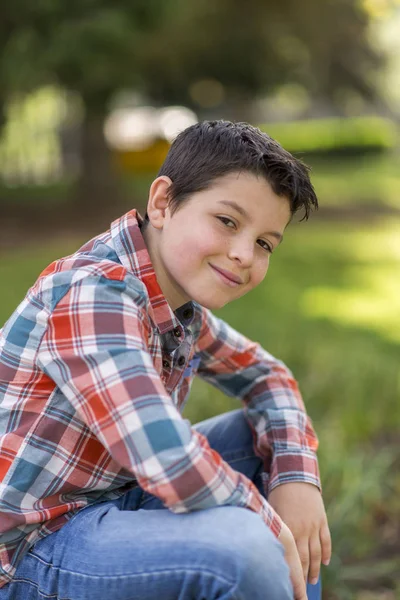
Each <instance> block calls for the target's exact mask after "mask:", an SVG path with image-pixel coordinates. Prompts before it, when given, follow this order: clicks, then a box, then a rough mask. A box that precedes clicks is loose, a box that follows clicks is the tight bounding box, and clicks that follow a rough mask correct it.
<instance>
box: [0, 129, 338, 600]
mask: <svg viewBox="0 0 400 600" xmlns="http://www.w3.org/2000/svg"><path fill="white" fill-rule="evenodd" d="M316 206H317V199H316V196H315V193H314V190H313V188H312V185H311V183H310V181H309V177H308V171H307V168H306V167H305V166H304V165H303V164H302V163H300V162H299V161H297V160H296V159H294V158H293V157H292V156H291V155H290V154H289V153H287V152H286V151H284V150H283V149H282V148H281V147H280V146H279V144H277V143H276V142H275V141H273V140H272V139H271V138H269V137H268V136H267V135H266V134H263V133H261V132H260V131H259V130H258V129H255V128H253V127H251V126H250V125H247V124H244V123H236V124H233V123H230V122H226V121H216V122H203V123H199V124H197V125H195V126H192V127H190V128H188V129H186V130H185V131H184V132H182V133H181V134H180V135H179V136H178V137H177V139H176V140H175V142H174V143H173V144H172V147H171V149H170V151H169V153H168V156H167V158H166V160H165V163H164V165H163V166H162V168H161V171H160V173H159V175H158V177H157V178H156V179H155V181H154V182H153V183H152V185H151V188H150V193H149V200H148V206H147V214H146V217H145V220H142V219H141V217H140V216H139V214H138V213H137V212H136V211H135V210H132V211H130V212H129V213H128V214H126V215H124V216H123V217H121V218H120V219H118V220H116V221H115V222H114V223H113V224H112V225H111V229H110V230H109V231H107V232H106V233H104V234H102V235H100V236H98V237H97V238H94V239H93V240H91V241H90V242H88V243H87V244H86V245H85V246H83V247H82V248H81V249H80V250H78V251H77V252H76V253H75V254H74V255H72V256H69V257H66V258H64V259H61V260H58V261H56V262H54V263H53V264H51V265H50V266H49V267H48V268H47V269H46V270H45V271H44V272H43V273H42V274H41V276H40V277H39V279H38V280H37V282H36V283H35V285H34V286H33V287H32V288H31V289H30V290H29V291H28V293H27V296H26V298H25V300H24V301H23V302H22V303H21V305H20V306H19V307H18V308H17V309H16V311H15V312H14V314H13V315H12V316H11V318H10V319H9V320H8V322H7V323H6V324H5V326H4V328H3V330H2V331H1V332H0V335H1V337H0V393H1V420H0V444H1V445H0V474H1V481H2V484H1V488H0V489H1V492H0V502H1V505H0V506H1V513H0V523H1V526H0V531H1V534H0V544H1V545H0V561H1V570H0V581H1V585H2V587H1V589H0V600H1V599H6V598H7V599H11V598H13V599H21V600H22V599H23V600H29V599H31V598H39V597H40V598H42V597H43V598H44V597H46V598H47V597H50V598H60V599H61V598H62V599H69V600H84V599H88V598H96V599H98V600H103V599H104V600H106V599H107V600H108V599H111V598H112V599H113V600H127V599H128V598H129V599H130V600H134V599H140V600H158V599H162V600H175V599H177V598H179V599H187V598H199V599H200V598H207V599H213V598H225V599H228V598H229V599H233V598H246V599H247V598H248V599H249V600H258V599H259V598H260V599H261V598H263V599H264V598H269V599H273V600H275V599H288V598H293V593H294V597H295V598H296V599H297V600H305V578H307V577H308V579H309V580H310V581H315V580H316V579H317V578H318V574H319V568H320V563H321V561H322V562H324V563H326V564H327V563H328V562H329V558H330V537H329V529H328V526H327V522H326V516H325V511H324V507H323V502H322V499H321V494H320V491H319V486H320V483H319V477H318V466H317V459H316V454H315V451H316V448H317V440H316V437H315V434H314V431H313V429H312V426H311V423H310V421H309V419H308V418H307V416H306V414H305V411H304V406H303V403H302V400H301V397H300V395H299V392H298V389H297V386H296V383H295V381H294V380H293V378H292V376H291V374H290V372H289V371H288V370H287V369H286V367H285V366H284V365H283V364H282V363H280V362H279V361H277V360H276V359H275V358H273V357H272V356H271V355H270V354H268V353H267V352H266V351H264V350H263V349H262V348H261V347H260V346H259V345H258V344H256V343H252V342H250V341H249V340H248V339H246V338H245V337H244V336H242V335H240V334H239V333H237V332H236V331H234V330H233V329H232V328H230V327H229V326H228V325H227V324H226V323H224V322H223V321H221V320H220V319H217V318H216V317H215V316H213V315H212V313H211V312H210V309H218V308H220V307H222V306H224V305H225V304H226V303H227V302H230V301H232V300H234V299H236V298H239V297H240V296H242V295H243V294H245V293H247V292H248V291H250V290H251V289H253V288H254V287H255V286H257V285H258V284H260V283H261V281H262V280H263V278H264V277H265V275H266V272H267V269H268V263H269V259H270V256H271V254H272V253H273V252H274V250H275V249H276V248H277V247H278V245H279V243H280V242H281V240H282V236H283V233H284V230H285V228H286V226H287V224H288V223H289V221H290V219H291V217H292V215H293V214H294V213H295V212H296V211H297V210H299V209H303V210H304V211H305V216H306V217H307V216H308V214H309V211H310V209H311V208H312V207H316ZM196 373H197V374H198V375H200V376H201V377H203V378H204V379H206V380H207V381H209V382H210V383H212V384H214V385H216V386H217V387H219V388H220V389H222V390H223V391H224V392H226V393H228V394H230V395H234V396H237V397H238V398H240V399H241V400H242V401H243V405H244V411H235V412H233V413H230V414H228V415H222V416H219V417H217V418H215V419H210V420H209V421H206V422H204V423H202V424H200V425H198V426H197V427H191V425H190V423H188V421H186V420H184V419H183V418H182V416H181V409H182V407H183V404H184V401H185V398H186V396H187V394H188V391H189V388H190V382H191V380H192V378H193V376H194V375H195V374H196ZM265 495H267V496H268V501H267V500H266V498H265ZM260 517H261V518H260ZM277 539H279V541H280V542H281V543H279V542H278V541H277ZM283 555H285V559H284V557H283ZM289 573H290V577H291V583H290V579H289ZM292 586H293V587H292ZM293 590H294V592H293Z"/></svg>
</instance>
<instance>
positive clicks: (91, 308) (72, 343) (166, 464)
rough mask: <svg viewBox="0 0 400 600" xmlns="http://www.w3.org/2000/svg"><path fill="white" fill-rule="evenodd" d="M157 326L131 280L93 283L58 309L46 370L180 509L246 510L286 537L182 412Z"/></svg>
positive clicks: (138, 473) (45, 350) (123, 461)
mask: <svg viewBox="0 0 400 600" xmlns="http://www.w3.org/2000/svg"><path fill="white" fill-rule="evenodd" d="M148 328H149V319H148V316H147V312H146V298H145V297H144V295H143V293H142V294H141V297H139V295H138V292H137V290H136V292H135V290H134V289H131V288H130V285H129V282H128V283H127V282H126V281H122V280H121V281H116V280H110V279H107V278H105V277H102V278H94V277H87V278H84V279H82V280H80V281H78V282H76V283H74V284H73V285H72V286H71V287H70V289H69V290H68V292H67V293H66V294H65V295H64V296H63V298H62V299H61V300H59V301H58V303H57V304H56V306H55V307H54V308H53V310H52V311H51V314H50V315H49V318H48V326H47V330H46V333H45V335H44V338H43V340H42V343H41V346H40V350H39V357H38V362H39V366H40V368H41V369H42V370H43V371H44V372H45V373H46V374H47V375H48V376H49V377H50V378H51V379H52V380H53V381H54V382H55V383H56V385H57V386H58V388H59V389H60V390H61V391H62V393H63V394H64V395H65V396H66V397H67V398H68V400H69V401H70V402H71V404H72V405H73V407H74V408H75V410H76V411H77V413H78V415H79V416H80V418H81V419H82V420H83V421H84V423H85V424H86V425H87V426H88V428H89V429H90V430H91V432H92V433H93V434H94V435H95V436H96V437H97V438H98V439H99V441H100V442H101V444H102V445H103V446H104V448H106V450H107V451H108V452H109V454H110V455H111V457H112V458H113V459H114V460H115V461H116V462H117V463H118V464H119V465H121V468H125V469H127V470H128V471H129V472H130V473H132V475H133V476H134V477H135V478H136V479H137V481H138V483H139V485H140V486H141V487H142V488H143V489H144V490H146V491H147V492H149V493H151V494H154V495H155V496H157V497H159V498H160V499H161V500H162V501H163V503H164V504H165V506H166V507H168V508H169V509H170V510H171V511H173V512H176V513H184V512H189V511H194V510H201V509H206V508H211V507H216V506H224V505H231V506H239V507H244V508H248V509H250V510H252V511H254V512H256V513H258V514H260V516H261V517H262V519H263V520H264V522H265V523H266V524H267V526H268V527H269V528H270V529H271V530H272V531H273V533H274V534H275V535H276V536H278V535H279V532H280V529H281V520H280V518H279V516H278V515H277V514H276V513H275V511H274V510H273V509H272V507H271V506H270V505H269V504H268V502H267V501H266V500H265V499H264V498H263V497H262V496H261V494H260V493H259V491H258V490H257V488H256V487H255V486H254V485H253V483H252V482H251V481H250V480H249V479H248V478H246V477H245V476H244V475H242V474H241V473H238V472H236V471H235V470H233V469H232V468H231V467H230V466H229V465H228V464H227V463H226V462H225V461H223V460H222V458H221V456H220V455H219V454H218V453H217V452H215V451H214V450H212V449H211V448H210V446H209V444H208V441H207V439H206V438H205V437H204V436H202V435H201V434H200V433H198V432H196V431H195V430H194V429H192V428H191V426H190V423H189V422H188V421H187V420H185V419H183V418H182V416H181V414H180V413H179V411H178V410H177V408H176V407H175V406H174V404H173V401H172V399H171V397H170V395H169V394H168V393H167V392H166V390H165V387H164V385H163V383H162V380H161V378H160V376H159V374H158V371H157V370H156V368H155V367H154V363H153V359H152V357H151V355H150V353H149V350H148V347H147V343H148V338H149V329H148Z"/></svg>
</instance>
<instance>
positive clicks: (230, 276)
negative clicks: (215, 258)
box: [210, 263, 243, 285]
mask: <svg viewBox="0 0 400 600" xmlns="http://www.w3.org/2000/svg"><path fill="white" fill-rule="evenodd" d="M210 266H211V267H212V268H213V269H214V271H217V273H219V275H222V277H223V278H224V279H227V280H228V281H230V282H231V283H235V284H236V285H239V284H241V283H243V281H242V280H241V279H240V277H238V276H237V275H234V274H233V273H231V272H230V271H225V269H220V268H218V267H215V266H214V265H212V264H211V263H210Z"/></svg>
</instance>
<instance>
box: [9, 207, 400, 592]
mask: <svg viewBox="0 0 400 600" xmlns="http://www.w3.org/2000/svg"><path fill="white" fill-rule="evenodd" d="M399 234H400V220H398V219H392V220H386V221H380V222H379V223H378V222H377V223H374V224H369V225H367V224H363V225H357V224H356V223H351V224H350V223H345V222H344V223H329V222H326V221H322V220H321V219H318V218H313V219H312V220H311V221H310V222H309V223H300V224H293V225H291V226H290V227H289V229H288V231H287V234H286V237H285V240H284V242H283V244H282V246H281V247H280V248H279V249H278V250H277V252H276V253H275V254H274V256H273V257H272V261H271V267H270V272H269V274H268V276H267V279H266V281H265V282H264V283H263V284H262V285H261V286H260V287H259V288H258V289H257V290H254V291H253V292H252V293H251V294H249V295H248V296H247V297H245V298H243V299H241V300H239V301H237V302H236V303H233V304H231V305H229V306H227V307H225V308H224V309H223V310H221V311H220V313H219V314H220V315H221V316H222V317H224V318H225V319H226V320H228V321H229V322H230V323H231V324H232V325H233V326H236V327H237V328H238V329H240V330H241V331H242V332H244V333H245V334H247V335H248V336H250V337H252V338H254V339H256V340H258V341H260V342H261V343H262V344H263V345H264V346H265V347H266V348H267V349H268V350H269V351H270V352H271V353H272V354H275V355H276V356H278V357H280V358H281V359H283V360H284V361H285V362H286V363H287V364H288V365H289V366H290V367H291V369H292V370H293V371H294V374H295V376H296V378H297V379H298V380H299V382H300V386H301V389H302V391H303V395H304V398H305V401H306V404H307V407H308V411H309V413H310V415H311V416H312V418H313V421H314V424H315V426H316V429H317V431H318V433H319V437H320V441H321V449H320V464H321V470H322V476H323V486H324V495H325V501H326V504H327V506H328V511H329V515H330V521H331V528H332V534H333V539H334V550H335V555H334V558H333V562H332V566H331V567H330V568H329V569H328V570H327V571H326V574H325V577H324V581H325V590H326V592H327V593H328V592H329V594H330V595H329V598H340V599H345V598H354V597H355V596H354V592H353V591H351V589H352V587H351V586H353V588H357V587H365V588H369V587H372V588H373V586H375V585H377V586H378V587H379V585H381V586H383V587H385V586H387V587H388V586H392V587H393V586H394V585H395V583H396V582H397V585H399V586H400V580H399V577H398V575H396V574H398V573H400V564H399V562H400V559H399V555H400V551H399V547H397V554H396V550H395V548H396V544H397V543H398V539H399V537H398V536H399V532H400V526H399V524H400V508H399V501H398V497H399V493H400V478H399V476H398V471H399V469H398V463H397V467H396V463H395V462H394V461H395V459H396V458H397V460H399V451H398V444H396V443H395V440H398V435H399V429H400V370H399V359H400V323H399V321H400V319H399V317H400V277H399V275H400V235H399ZM80 241H83V240H80ZM78 244H79V241H78V240H71V239H61V240H59V241H58V242H57V243H55V242H54V243H51V244H49V245H47V246H43V247H41V248H31V249H29V251H28V250H21V251H18V252H13V253H9V254H3V255H2V260H1V262H0V280H1V282H2V300H1V305H0V321H1V322H3V321H4V320H5V319H6V318H7V316H8V315H9V314H10V312H11V311H12V309H13V308H14V307H15V306H16V305H17V303H18V302H19V301H20V300H21V299H22V297H23V295H24V292H25V290H26V288H27V287H28V286H29V285H30V284H32V283H33V281H34V279H35V276H36V275H37V274H38V273H39V271H40V270H41V269H42V268H43V267H44V266H45V265H46V264H47V263H48V262H50V261H51V260H53V259H54V258H56V257H58V256H61V255H64V254H67V253H70V252H71V251H73V250H74V249H75V248H76V247H77V246H78ZM236 406H237V401H236V400H233V399H227V398H225V397H224V396H223V395H222V394H220V393H218V392H216V391H215V390H213V389H212V388H210V387H209V386H207V385H206V384H203V383H202V382H196V383H195V385H194V388H193V391H192V397H191V400H190V401H189V403H188V406H187V408H186V410H185V415H186V416H187V417H188V418H190V419H191V420H192V421H198V420H201V419H203V418H206V417H208V416H211V415H213V414H216V413H218V412H221V411H224V410H229V409H231V408H234V407H236ZM396 528H397V529H396ZM380 554H381V555H382V556H379V555H380ZM378 556H379V558H378ZM396 561H397V562H396ZM342 563H343V564H342ZM349 586H350V587H349ZM327 597H328V596H327ZM393 598H395V596H393Z"/></svg>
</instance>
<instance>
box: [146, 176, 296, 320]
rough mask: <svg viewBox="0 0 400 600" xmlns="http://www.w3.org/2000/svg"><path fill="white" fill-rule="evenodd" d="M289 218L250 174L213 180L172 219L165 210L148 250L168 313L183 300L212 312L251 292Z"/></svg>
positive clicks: (283, 204) (285, 206) (281, 202)
mask: <svg viewBox="0 0 400 600" xmlns="http://www.w3.org/2000/svg"><path fill="white" fill-rule="evenodd" d="M290 217H291V213H290V205H289V201H288V200H287V199H286V198H284V197H281V196H277V195H276V194H275V193H274V192H273V190H272V188H271V186H270V185H269V183H268V182H267V181H266V180H265V179H264V178H262V177H260V178H257V177H256V176H255V175H253V174H250V173H231V174H229V175H226V176H224V177H221V178H219V179H218V180H216V181H215V182H214V183H213V184H212V186H211V187H210V188H208V189H207V190H204V191H202V192H197V193H195V194H193V196H192V197H191V198H190V199H189V200H187V201H185V202H184V203H183V204H182V205H181V206H180V207H179V208H178V209H177V210H176V211H175V212H174V214H173V215H171V212H170V209H169V208H167V209H166V210H165V211H164V212H163V216H162V224H161V227H160V226H157V229H158V235H157V236H156V237H155V238H153V245H154V243H155V244H156V246H157V248H153V249H154V250H155V252H156V256H157V260H156V265H155V268H156V275H157V277H158V279H159V282H160V285H161V288H162V290H163V293H164V295H165V297H166V298H167V300H168V302H169V303H170V305H171V307H172V309H173V310H176V308H178V307H179V306H181V305H182V304H184V303H185V302H187V301H188V300H195V301H196V302H198V303H199V304H201V305H202V306H205V307H206V308H210V309H218V308H221V307H222V306H224V305H225V304H227V303H228V302H231V301H232V300H235V299H236V298H240V297H241V296H243V295H244V294H246V293H247V292H249V291H250V290H252V289H253V288H255V287H256V286H257V285H258V284H259V283H261V281H262V280H263V279H264V277H265V275H266V273H267V270H268V266H269V261H270V257H271V253H272V252H273V251H274V250H275V249H276V248H277V246H278V244H279V242H280V241H281V239H282V236H283V232H284V229H285V227H286V225H287V224H288V222H289V220H290ZM150 221H151V217H150Z"/></svg>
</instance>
